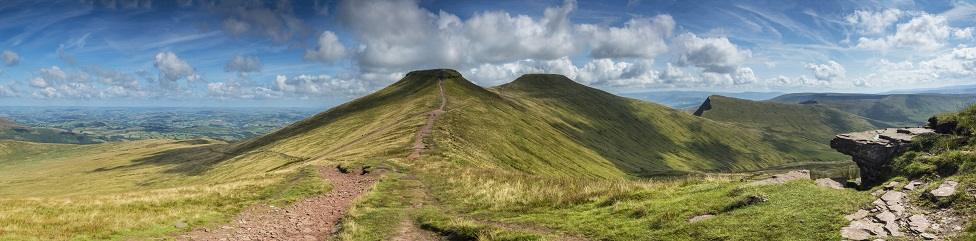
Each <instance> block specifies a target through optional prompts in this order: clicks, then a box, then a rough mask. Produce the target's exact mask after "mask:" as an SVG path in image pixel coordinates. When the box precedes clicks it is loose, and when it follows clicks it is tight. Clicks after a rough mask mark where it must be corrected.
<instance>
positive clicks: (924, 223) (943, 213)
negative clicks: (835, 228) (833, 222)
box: [840, 181, 965, 240]
mask: <svg viewBox="0 0 976 241" xmlns="http://www.w3.org/2000/svg"><path fill="white" fill-rule="evenodd" d="M922 184H923V183H922V182H919V181H911V182H909V183H908V184H907V185H904V186H902V185H901V184H900V183H898V182H890V183H888V185H885V186H884V187H883V188H879V189H878V190H877V191H875V192H874V193H873V195H875V196H876V197H878V199H876V200H874V202H873V203H872V204H873V206H871V207H870V208H866V209H860V210H857V212H854V213H852V214H850V215H847V216H844V218H845V219H847V221H849V222H850V224H848V225H847V226H846V227H843V228H841V230H840V235H841V237H843V238H844V239H845V240H873V239H886V238H889V237H894V239H896V240H902V239H906V238H907V239H909V240H933V239H934V240H941V239H942V238H948V237H953V236H955V235H956V234H958V233H959V232H960V231H961V230H962V227H963V226H964V224H965V220H963V219H961V218H960V217H958V216H956V215H954V213H955V211H954V210H952V209H946V208H941V209H931V208H928V207H925V206H916V205H914V204H913V202H910V201H909V199H910V198H918V197H919V194H920V193H919V192H920V191H921V190H917V191H916V189H917V188H918V186H919V185H922Z"/></svg>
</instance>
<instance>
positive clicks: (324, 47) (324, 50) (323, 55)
mask: <svg viewBox="0 0 976 241" xmlns="http://www.w3.org/2000/svg"><path fill="white" fill-rule="evenodd" d="M345 56H346V46H344V45H342V43H341V42H339V37H337V36H336V35H335V33H333V32H331V31H325V32H322V34H320V35H319V38H318V41H317V46H316V47H315V49H314V50H312V49H309V50H305V60H312V61H320V62H325V63H332V62H335V61H336V60H339V59H341V58H343V57H345Z"/></svg>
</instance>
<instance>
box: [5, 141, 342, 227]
mask: <svg viewBox="0 0 976 241" xmlns="http://www.w3.org/2000/svg"><path fill="white" fill-rule="evenodd" d="M0 145H3V146H4V147H7V148H4V150H6V151H5V152H3V153H0V166H2V167H3V168H0V186H2V188H0V230H3V232H0V240H118V239H129V238H139V237H142V238H146V237H158V236H161V235H166V234H168V233H172V232H178V231H180V230H178V229H177V228H175V227H174V224H176V223H178V222H186V223H188V224H190V225H192V226H201V225H203V226H207V225H214V224H217V223H223V222H226V221H228V220H229V219H230V218H232V217H234V216H236V214H237V213H239V212H240V211H241V210H243V209H244V208H246V207H248V206H251V205H254V204H256V203H258V202H267V203H288V202H292V201H295V200H299V199H301V198H303V197H307V196H309V195H315V194H318V193H323V192H325V191H328V185H326V184H324V183H323V180H322V179H321V178H318V177H317V176H316V175H313V174H314V171H312V170H311V169H309V168H300V167H295V168H292V169H282V170H277V171H270V172H268V171H265V170H267V169H265V168H264V167H266V166H274V165H275V164H274V163H275V162H285V161H287V160H284V159H279V158H273V157H274V156H263V155H253V156H249V157H241V158H242V159H241V160H240V162H233V161H232V162H231V163H224V164H223V165H220V166H217V167H213V169H212V170H210V171H208V172H205V173H198V174H194V175H190V174H189V173H186V172H182V171H183V170H182V169H180V168H179V167H180V166H181V165H185V164H184V163H183V162H193V161H195V160H193V159H192V158H189V157H193V156H197V155H202V154H200V152H202V151H201V150H204V149H206V148H209V147H212V146H214V145H215V144H211V143H210V142H209V141H166V140H149V141H134V142H120V143H106V144H95V145H64V144H38V143H27V142H16V141H2V142H0ZM218 145H219V144H218ZM180 150H183V151H187V150H192V151H193V153H194V154H193V155H187V156H181V157H187V159H186V160H184V161H183V162H176V163H171V162H161V163H151V164H145V163H143V162H146V161H156V159H153V157H157V156H159V155H160V153H171V152H174V151H177V153H181V154H182V153H183V152H179V151H180ZM31 153H41V154H38V155H31ZM171 158H173V157H171ZM262 162H264V163H262ZM224 165H226V167H225V166H224ZM225 168H226V169H225Z"/></svg>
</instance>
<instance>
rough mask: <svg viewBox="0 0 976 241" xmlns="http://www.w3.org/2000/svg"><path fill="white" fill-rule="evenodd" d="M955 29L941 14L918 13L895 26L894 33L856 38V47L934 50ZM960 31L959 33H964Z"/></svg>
mask: <svg viewBox="0 0 976 241" xmlns="http://www.w3.org/2000/svg"><path fill="white" fill-rule="evenodd" d="M955 30H956V29H955V28H953V27H950V26H949V22H948V21H947V20H946V18H945V17H943V16H938V15H930V14H926V13H923V14H920V15H918V16H915V17H913V18H912V19H911V20H909V21H908V22H905V23H900V24H898V25H897V27H896V28H895V33H894V34H891V35H888V36H883V37H880V38H866V37H861V38H859V39H858V44H857V47H859V48H866V49H882V50H883V49H889V48H894V47H908V48H914V49H918V50H936V49H939V48H941V47H942V46H943V44H944V43H945V40H946V39H947V38H948V37H949V36H950V34H953V32H954V31H955ZM963 31H964V32H960V34H964V33H965V30H963Z"/></svg>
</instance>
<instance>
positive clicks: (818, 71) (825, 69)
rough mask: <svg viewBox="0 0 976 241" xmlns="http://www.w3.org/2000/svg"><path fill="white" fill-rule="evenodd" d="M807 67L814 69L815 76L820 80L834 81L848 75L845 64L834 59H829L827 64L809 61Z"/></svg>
mask: <svg viewBox="0 0 976 241" xmlns="http://www.w3.org/2000/svg"><path fill="white" fill-rule="evenodd" d="M805 67H806V68H807V69H809V70H810V71H813V77H814V78H817V80H820V81H827V82H832V81H834V80H840V79H844V78H846V77H847V70H846V69H844V66H843V65H841V64H840V63H837V62H835V61H833V60H831V61H827V63H826V64H813V63H808V64H807V65H806V66H805Z"/></svg>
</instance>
